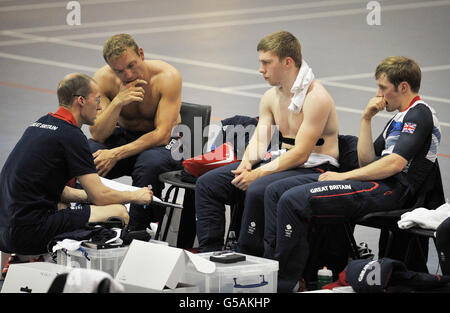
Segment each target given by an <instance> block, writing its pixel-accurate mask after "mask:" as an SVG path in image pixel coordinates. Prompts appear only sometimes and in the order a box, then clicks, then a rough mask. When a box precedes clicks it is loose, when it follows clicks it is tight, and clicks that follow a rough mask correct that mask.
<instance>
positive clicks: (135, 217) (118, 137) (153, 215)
mask: <svg viewBox="0 0 450 313" xmlns="http://www.w3.org/2000/svg"><path fill="white" fill-rule="evenodd" d="M140 135H142V134H139V133H130V132H126V131H124V130H123V129H121V128H116V130H115V131H114V133H113V135H111V137H110V138H108V139H107V140H106V141H105V143H104V144H102V143H99V142H96V141H94V140H92V139H89V140H88V142H89V147H90V149H91V152H92V153H94V152H95V151H97V150H99V149H113V148H115V147H118V146H122V145H125V144H127V143H129V142H132V141H134V140H136V139H137V138H138V137H139V136H140ZM177 169H181V161H177V160H174V159H173V158H172V155H171V151H170V149H167V148H166V147H165V146H162V147H154V148H150V149H147V150H145V151H143V152H141V153H140V154H138V155H135V156H132V157H129V158H126V159H123V160H120V161H118V162H117V164H116V165H115V166H114V168H112V169H111V171H110V172H108V174H107V175H106V178H108V179H114V178H118V177H122V176H131V178H132V185H133V186H136V187H147V186H148V185H151V186H152V191H153V194H154V195H155V196H157V197H159V198H161V192H162V190H163V189H164V184H163V183H162V182H160V181H159V179H158V176H159V174H161V173H164V172H168V171H173V170H177ZM129 214H130V221H129V228H130V229H134V230H140V229H145V228H146V227H149V225H150V222H153V221H160V220H161V219H162V217H163V215H164V211H163V208H162V207H158V206H155V205H152V204H150V205H149V206H147V207H146V209H144V207H143V206H142V205H137V204H131V205H130V212H129Z"/></svg>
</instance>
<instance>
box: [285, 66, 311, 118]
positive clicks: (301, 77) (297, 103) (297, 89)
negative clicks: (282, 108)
mask: <svg viewBox="0 0 450 313" xmlns="http://www.w3.org/2000/svg"><path fill="white" fill-rule="evenodd" d="M313 80H314V74H313V72H312V70H311V68H310V67H309V66H308V64H307V63H306V61H305V60H303V61H302V66H300V70H299V71H298V74H297V78H296V79H295V82H294V85H292V88H291V93H293V94H294V95H293V96H292V99H291V104H290V105H289V107H288V109H289V111H292V112H295V113H299V112H300V111H301V110H302V106H303V102H305V97H306V92H307V91H308V88H309V86H310V85H311V83H312V81H313Z"/></svg>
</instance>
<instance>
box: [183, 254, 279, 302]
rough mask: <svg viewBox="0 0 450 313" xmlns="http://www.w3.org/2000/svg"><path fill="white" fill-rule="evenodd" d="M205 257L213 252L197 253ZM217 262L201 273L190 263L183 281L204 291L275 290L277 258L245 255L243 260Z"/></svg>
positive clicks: (265, 291) (240, 291) (245, 291)
mask: <svg viewBox="0 0 450 313" xmlns="http://www.w3.org/2000/svg"><path fill="white" fill-rule="evenodd" d="M197 255H198V256H201V257H203V258H205V259H207V260H209V257H210V256H211V255H213V252H208V253H199V254H197ZM215 263H216V271H215V272H214V273H212V274H203V273H200V272H198V271H196V270H195V268H194V267H193V266H192V264H190V265H189V266H188V267H187V271H186V273H185V274H184V277H183V282H184V283H188V284H191V285H196V286H198V287H199V291H200V292H206V293H276V292H277V275H278V262H277V261H274V260H269V259H264V258H258V257H255V256H251V255H246V260H245V261H241V262H236V263H230V264H224V263H217V262H215Z"/></svg>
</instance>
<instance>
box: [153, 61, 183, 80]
mask: <svg viewBox="0 0 450 313" xmlns="http://www.w3.org/2000/svg"><path fill="white" fill-rule="evenodd" d="M145 64H146V65H147V68H148V70H149V71H150V73H151V75H152V76H158V75H160V76H163V77H167V78H173V77H181V74H180V72H179V71H178V70H177V69H176V68H175V67H174V66H173V65H171V64H169V63H166V62H164V61H161V60H146V61H145Z"/></svg>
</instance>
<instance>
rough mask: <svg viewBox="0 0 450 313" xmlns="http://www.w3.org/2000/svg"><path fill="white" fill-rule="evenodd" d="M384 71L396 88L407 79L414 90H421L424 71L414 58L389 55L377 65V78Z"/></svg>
mask: <svg viewBox="0 0 450 313" xmlns="http://www.w3.org/2000/svg"><path fill="white" fill-rule="evenodd" d="M383 73H384V74H386V77H387V79H388V80H389V82H390V83H391V84H393V85H394V86H395V88H396V89H397V87H398V85H399V84H400V83H401V82H404V81H406V82H407V83H408V84H409V86H410V87H411V90H412V91H413V92H416V93H417V92H419V89H420V81H421V78H422V72H421V70H420V67H419V64H417V62H416V61H414V60H413V59H410V58H407V57H403V56H390V57H387V58H386V59H384V60H383V61H382V62H381V63H380V64H379V65H378V66H377V69H376V71H375V79H378V78H379V77H380V76H381V74H383Z"/></svg>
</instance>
